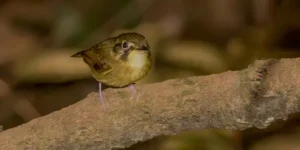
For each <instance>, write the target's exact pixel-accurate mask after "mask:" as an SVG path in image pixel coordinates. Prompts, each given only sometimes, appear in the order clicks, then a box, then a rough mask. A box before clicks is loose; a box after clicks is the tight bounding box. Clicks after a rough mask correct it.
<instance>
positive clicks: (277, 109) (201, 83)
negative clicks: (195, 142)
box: [0, 58, 300, 150]
mask: <svg viewBox="0 0 300 150" xmlns="http://www.w3.org/2000/svg"><path fill="white" fill-rule="evenodd" d="M136 87H137V89H139V91H140V97H139V100H138V101H137V102H135V101H134V100H129V97H130V93H129V89H128V88H124V89H107V90H105V92H104V95H105V97H106V99H107V101H108V102H109V108H108V109H107V110H106V111H102V110H101V106H100V103H99V101H98V94H97V93H91V94H89V95H88V96H87V97H86V98H85V99H84V100H82V101H80V102H78V103H76V104H74V105H71V106H69V107H67V108H64V109H62V110H60V111H57V112H53V113H51V114H49V115H46V116H44V117H41V118H38V119H34V120H32V121H30V122H28V123H26V124H24V125H21V126H18V127H16V128H13V129H9V130H6V131H3V132H1V134H0V143H1V144H0V149H1V150H8V149H9V150H14V149H97V150H108V149H112V148H125V147H129V146H131V145H133V144H135V143H137V142H138V141H145V140H149V139H151V138H153V137H155V136H158V135H172V134H176V133H178V132H181V131H185V130H200V129H207V128H223V129H234V130H244V129H247V128H251V127H257V128H266V127H267V126H268V125H270V123H272V122H273V121H275V120H278V119H284V120H286V119H287V117H288V115H289V114H293V113H296V112H299V109H300V100H299V97H300V90H299V89H300V58H297V59H281V60H274V59H273V60H259V61H256V62H255V63H254V64H252V65H250V66H249V68H248V69H245V70H241V71H228V72H224V73H221V74H218V75H210V76H201V77H190V78H183V79H173V80H168V81H165V82H161V83H154V84H148V85H137V86H136Z"/></svg>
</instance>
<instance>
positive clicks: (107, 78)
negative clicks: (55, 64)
mask: <svg viewBox="0 0 300 150" xmlns="http://www.w3.org/2000/svg"><path fill="white" fill-rule="evenodd" d="M71 57H81V58H83V61H84V62H85V63H86V64H87V65H88V66H89V67H90V69H91V73H92V76H93V77H94V78H95V79H96V80H97V81H98V82H99V98H100V102H101V104H102V105H103V106H104V103H106V104H107V101H106V100H105V97H104V96H103V95H102V90H101V88H102V84H104V85H107V86H110V87H115V88H122V87H126V86H129V87H130V89H131V91H132V96H131V98H132V97H133V96H134V95H136V94H137V93H136V89H135V87H134V86H133V84H134V83H135V82H136V81H138V80H140V79H142V78H143V77H144V76H145V75H147V73H148V72H149V71H150V70H151V67H152V59H151V53H150V46H149V44H148V42H147V40H146V38H145V37H144V36H143V35H141V34H139V33H134V32H130V33H122V34H120V35H118V36H116V37H111V38H108V39H106V40H104V41H102V42H100V43H98V44H96V45H94V46H93V47H91V48H89V49H86V50H83V51H80V52H77V53H76V54H74V55H72V56H71ZM136 100H138V97H137V99H136Z"/></svg>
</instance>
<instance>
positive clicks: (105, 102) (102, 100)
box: [99, 82, 108, 109]
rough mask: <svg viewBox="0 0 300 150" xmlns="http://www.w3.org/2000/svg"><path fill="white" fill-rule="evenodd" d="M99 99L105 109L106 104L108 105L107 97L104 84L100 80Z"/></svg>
mask: <svg viewBox="0 0 300 150" xmlns="http://www.w3.org/2000/svg"><path fill="white" fill-rule="evenodd" d="M99 100H100V103H101V106H102V108H103V109H105V104H106V105H108V103H107V101H106V100H105V97H104V96H103V94H102V84H101V83H100V82H99Z"/></svg>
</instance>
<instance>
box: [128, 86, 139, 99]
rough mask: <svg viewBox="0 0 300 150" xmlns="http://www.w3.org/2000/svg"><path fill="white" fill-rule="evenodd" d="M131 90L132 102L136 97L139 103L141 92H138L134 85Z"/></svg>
mask: <svg viewBox="0 0 300 150" xmlns="http://www.w3.org/2000/svg"><path fill="white" fill-rule="evenodd" d="M129 88H130V90H131V96H130V98H129V99H130V100H132V99H134V97H135V101H136V102H137V101H138V100H139V96H140V92H138V91H137V90H136V88H135V87H134V85H133V84H131V85H130V86H129Z"/></svg>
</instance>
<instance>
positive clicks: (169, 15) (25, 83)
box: [0, 0, 300, 150]
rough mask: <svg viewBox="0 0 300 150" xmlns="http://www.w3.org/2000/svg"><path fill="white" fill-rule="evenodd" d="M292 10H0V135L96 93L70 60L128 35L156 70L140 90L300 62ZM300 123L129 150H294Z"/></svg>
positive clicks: (241, 6)
mask: <svg viewBox="0 0 300 150" xmlns="http://www.w3.org/2000/svg"><path fill="white" fill-rule="evenodd" d="M299 18H300V1H299V0H244V1H241V0H222V1H221V0H186V1H184V0H111V1H104V0H84V1H82V0H1V1H0V125H1V126H2V127H3V129H4V130H6V129H9V128H13V127H15V126H18V125H20V124H23V123H26V122H28V121H30V120H32V119H34V118H37V117H40V116H43V115H46V114H49V113H51V112H53V111H57V110H59V109H61V108H63V107H66V106H68V105H70V104H73V103H76V102H77V101H79V100H81V99H82V98H84V97H86V96H87V94H89V93H90V92H94V91H95V92H96V91H97V89H98V83H97V82H96V81H95V80H94V79H93V78H92V76H91V74H90V72H89V69H88V67H87V66H86V65H85V64H84V63H83V61H82V60H81V59H75V58H71V57H70V55H71V54H73V53H75V52H78V51H80V50H83V49H86V48H89V47H90V46H92V45H94V44H96V43H98V42H100V41H102V40H103V39H105V38H107V37H110V36H115V35H117V34H119V33H121V32H125V31H135V32H139V33H142V34H144V35H145V36H146V38H147V39H148V41H149V43H150V45H151V47H152V48H151V51H152V54H153V59H155V64H154V65H155V66H154V68H153V69H152V71H151V73H150V74H149V75H148V76H147V77H146V78H144V79H143V80H141V81H140V82H139V83H141V84H144V83H153V82H159V81H164V80H166V79H172V78H178V77H188V76H198V75H208V74H215V73H221V72H224V71H227V70H240V69H243V68H246V67H247V66H248V65H249V64H250V63H251V62H252V61H253V60H255V59H266V58H293V57H299V56H300V51H299V50H300V19H299ZM299 118H300V116H299V115H297V114H296V115H295V116H292V117H290V119H289V120H288V121H286V122H282V121H278V122H276V123H274V124H272V125H271V127H269V128H268V129H265V130H258V129H254V128H253V129H249V130H246V131H241V132H239V131H229V130H203V131H193V132H184V133H181V134H179V135H176V136H162V137H157V138H154V139H152V140H149V141H147V142H143V143H138V144H136V145H134V146H132V147H130V148H128V150H244V149H245V150H283V149H288V150H299V149H300V142H299V141H300V119H299Z"/></svg>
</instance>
